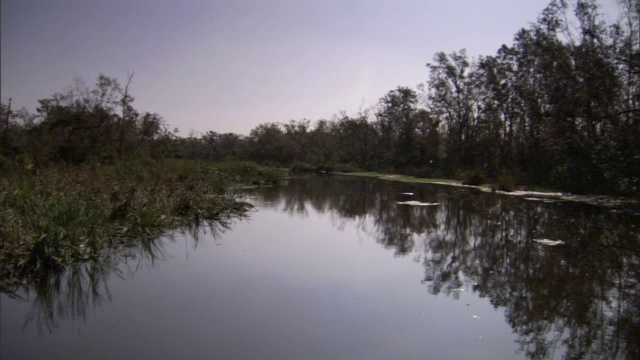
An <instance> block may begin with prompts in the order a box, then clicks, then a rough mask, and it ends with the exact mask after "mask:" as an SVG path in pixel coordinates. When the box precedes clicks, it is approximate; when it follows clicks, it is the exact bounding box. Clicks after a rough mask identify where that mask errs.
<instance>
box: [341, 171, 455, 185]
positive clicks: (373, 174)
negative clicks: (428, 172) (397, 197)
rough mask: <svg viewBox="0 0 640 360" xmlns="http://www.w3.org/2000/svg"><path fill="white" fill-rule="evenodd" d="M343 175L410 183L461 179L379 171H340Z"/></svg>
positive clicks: (453, 182)
mask: <svg viewBox="0 0 640 360" xmlns="http://www.w3.org/2000/svg"><path fill="white" fill-rule="evenodd" d="M339 174H341V175H349V176H363V177H374V178H378V179H383V180H392V181H401V182H410V183H427V184H460V181H456V180H450V179H433V178H419V177H414V176H405V175H393V174H380V173H377V172H351V173H339Z"/></svg>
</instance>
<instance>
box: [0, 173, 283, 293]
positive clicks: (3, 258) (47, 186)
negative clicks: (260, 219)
mask: <svg viewBox="0 0 640 360" xmlns="http://www.w3.org/2000/svg"><path fill="white" fill-rule="evenodd" d="M283 177H284V174H283V173H282V172H281V171H279V170H274V169H268V168H263V167H259V166H257V165H253V164H247V163H230V164H211V163H206V162H198V161H164V162H158V163H147V164H141V163H119V164H116V165H109V166H89V165H87V166H81V167H77V166H66V165H55V166H49V167H46V168H42V169H33V168H14V169H11V171H8V172H6V173H5V174H3V175H0V288H4V286H6V285H7V284H9V283H11V282H12V281H15V280H16V279H19V278H22V277H24V276H28V274H31V273H34V272H36V271H39V270H54V269H63V268H65V267H66V266H68V265H70V264H73V263H77V262H79V261H91V260H92V259H95V258H97V257H99V255H100V253H101V252H102V251H103V250H104V249H105V248H106V247H109V246H110V245H114V244H120V243H123V242H126V241H136V239H141V238H147V239H148V238H150V237H157V236H159V235H161V234H163V233H164V232H166V231H167V230H169V229H175V228H178V227H181V226H185V225H189V224H194V223H202V222H214V221H219V220H223V219H225V218H226V217H229V216H234V215H238V214H243V213H244V212H246V210H247V209H248V207H250V205H248V204H246V203H243V202H241V201H239V200H238V198H237V197H236V196H235V195H233V194H231V193H230V192H228V191H226V189H227V188H228V187H230V186H232V185H268V184H273V183H275V182H278V181H279V180H280V179H282V178H283Z"/></svg>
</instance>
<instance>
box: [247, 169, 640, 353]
mask: <svg viewBox="0 0 640 360" xmlns="http://www.w3.org/2000/svg"><path fill="white" fill-rule="evenodd" d="M408 192H411V193H414V194H413V195H412V196H411V195H407V194H406V193H408ZM252 196H253V197H254V199H253V200H254V201H255V202H256V203H258V204H259V206H267V207H269V206H270V207H277V208H280V209H282V210H283V211H286V212H288V213H290V214H296V215H299V216H307V212H308V210H307V209H308V207H313V208H314V209H315V210H316V211H318V212H321V213H330V214H331V216H332V218H333V219H334V221H333V223H334V225H335V226H336V227H337V228H339V229H340V228H344V227H345V226H346V225H347V223H353V224H355V225H356V226H357V227H358V228H359V229H360V230H361V231H364V232H366V233H368V234H370V235H371V236H372V237H373V238H375V239H376V241H377V242H379V243H380V244H382V245H383V246H384V247H386V248H388V249H393V251H395V254H396V255H397V256H412V257H413V258H414V260H416V261H419V262H421V263H422V265H423V266H424V279H423V281H422V282H423V284H424V285H425V286H427V288H428V290H429V292H431V293H432V294H434V295H438V294H444V295H446V296H451V297H452V298H454V299H455V298H457V297H458V295H459V293H460V292H461V291H473V292H474V293H476V294H478V295H479V296H481V297H487V298H489V299H490V300H491V303H492V304H493V305H494V306H495V307H496V308H504V311H505V315H506V321H507V322H508V323H509V324H510V326H511V327H512V328H513V330H514V331H515V332H516V333H517V335H518V338H519V339H518V343H519V345H520V349H521V351H522V352H523V353H524V354H525V355H526V356H527V357H528V358H531V359H546V358H550V357H553V356H554V354H555V352H557V351H563V352H564V356H563V357H564V358H567V359H583V358H607V359H616V358H634V359H636V358H640V287H639V286H638V280H639V272H640V238H639V235H638V228H639V227H640V217H638V216H637V211H638V210H637V209H629V208H628V207H627V208H615V209H613V208H602V207H594V206H591V205H582V204H577V203H569V202H556V203H550V202H542V201H531V200H525V199H522V198H517V197H511V196H498V195H495V194H488V193H482V192H476V191H472V190H468V189H461V188H455V187H446V186H437V185H410V184H398V183H392V182H383V181H372V180H369V179H353V178H344V177H319V178H310V179H305V180H292V181H291V183H290V184H289V186H287V187H285V188H272V189H269V190H268V191H256V192H255V193H253V194H252ZM407 198H411V199H413V200H418V201H421V202H429V203H439V205H438V206H407V205H400V204H398V202H402V201H406V200H407ZM538 238H548V239H559V240H563V241H565V242H566V244H565V245H562V246H557V247H549V246H544V245H541V244H538V243H536V242H534V241H533V240H534V239H538ZM555 355H557V354H555Z"/></svg>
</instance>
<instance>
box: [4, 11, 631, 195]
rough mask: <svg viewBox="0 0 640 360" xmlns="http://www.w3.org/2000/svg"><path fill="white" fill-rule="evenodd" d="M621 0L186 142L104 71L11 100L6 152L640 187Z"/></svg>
mask: <svg viewBox="0 0 640 360" xmlns="http://www.w3.org/2000/svg"><path fill="white" fill-rule="evenodd" d="M619 3H620V11H621V15H620V18H619V20H618V21H616V22H614V23H606V22H604V21H603V20H602V18H601V16H600V15H599V9H598V4H597V2H596V1H595V0H576V1H573V2H571V4H569V2H568V1H564V0H553V1H552V2H551V3H550V4H549V6H548V7H547V8H546V9H545V10H544V11H543V13H542V14H541V15H540V16H539V19H538V20H537V22H535V23H533V24H531V25H530V26H529V27H527V28H523V29H522V30H520V31H519V32H518V33H517V34H516V35H515V37H514V40H513V43H512V44H511V45H503V46H502V47H501V48H500V49H499V50H498V51H497V53H496V54H495V55H491V56H480V57H479V58H477V59H469V57H468V56H467V54H466V53H465V51H464V50H461V51H457V52H453V53H449V54H447V53H442V52H441V53H437V54H436V55H435V56H434V59H433V61H432V62H431V63H429V64H428V65H427V67H428V70H429V77H428V80H427V82H426V84H425V85H423V86H419V87H418V88H417V89H411V88H408V87H398V88H396V89H394V90H391V91H389V92H388V93H387V94H386V95H385V96H384V97H382V98H381V99H380V101H379V102H378V103H377V104H376V105H374V106H373V107H371V108H369V109H366V110H363V111H361V112H360V113H358V114H357V115H348V114H346V113H343V114H340V115H338V116H335V117H334V118H333V119H331V120H319V121H315V122H313V123H312V122H311V121H309V120H300V121H290V122H288V123H265V124H261V125H259V126H258V127H256V128H255V129H253V130H252V131H251V132H250V134H249V135H248V136H241V135H237V134H231V133H228V134H219V133H216V132H213V131H210V132H207V133H205V134H201V135H194V136H189V137H178V136H176V135H175V133H174V132H171V131H169V130H168V129H167V128H166V124H165V122H164V121H163V120H162V118H161V117H160V116H158V115H156V114H148V113H145V114H139V113H137V112H136V111H135V110H134V109H133V108H132V107H131V105H130V104H131V101H132V100H133V98H132V97H130V95H129V94H128V92H127V88H128V86H125V87H124V88H123V87H121V86H120V85H119V84H118V83H117V81H116V80H115V79H111V78H108V77H105V76H103V75H101V76H100V78H99V79H98V82H97V84H96V86H95V87H94V88H93V89H88V88H86V87H84V88H83V87H79V90H73V91H70V92H69V93H66V94H56V95H54V96H53V97H51V98H50V99H45V100H40V107H39V108H38V115H36V116H33V115H30V114H28V113H25V112H24V111H22V112H20V111H19V112H16V113H13V112H11V111H10V109H8V106H6V105H3V108H2V109H3V113H2V116H3V118H6V125H5V129H4V130H3V137H4V140H5V144H6V145H5V146H4V148H3V155H4V156H5V157H7V158H15V157H16V156H18V155H21V154H29V156H30V157H31V158H32V159H34V158H35V159H52V158H55V159H58V160H63V161H65V162H73V163H81V162H83V161H87V160H89V159H95V160H98V161H111V160H113V159H117V158H121V157H123V156H151V157H177V158H198V159H211V160H228V159H235V160H251V161H255V162H258V163H262V164H273V165H280V166H296V167H297V168H301V169H324V170H333V169H350V168H353V169H355V168H360V169H366V170H377V171H397V172H403V173H406V174H409V175H418V176H438V177H457V178H463V179H466V180H467V181H468V182H470V183H479V182H490V181H491V182H498V183H501V184H503V185H504V186H505V188H510V187H512V186H513V185H528V186H543V187H551V188H557V189H561V190H565V191H571V192H575V193H609V194H611V193H616V194H637V193H638V189H640V141H638V139H640V0H621V1H620V2H619ZM130 80H131V77H129V81H130ZM8 110H9V111H8ZM35 118H37V121H34V119H35Z"/></svg>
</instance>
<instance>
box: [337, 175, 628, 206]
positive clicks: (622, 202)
mask: <svg viewBox="0 0 640 360" xmlns="http://www.w3.org/2000/svg"><path fill="white" fill-rule="evenodd" d="M330 174H333V175H343V176H359V177H368V178H374V179H380V180H388V181H398V182H406V183H413V184H434V185H446V186H455V187H461V188H468V189H475V190H479V191H482V192H486V193H493V194H497V195H506V196H518V197H522V198H524V199H525V200H529V201H542V202H554V201H566V202H578V203H585V204H589V205H594V206H603V207H619V206H627V205H632V206H633V205H640V201H638V200H634V199H632V198H625V197H619V196H611V195H576V194H571V193H563V192H557V191H534V190H514V191H502V190H497V189H493V188H491V187H490V186H489V185H465V184H462V183H461V182H460V181H458V180H450V179H433V178H417V177H413V176H406V175H398V174H380V173H376V172H358V173H343V172H332V173H330Z"/></svg>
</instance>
